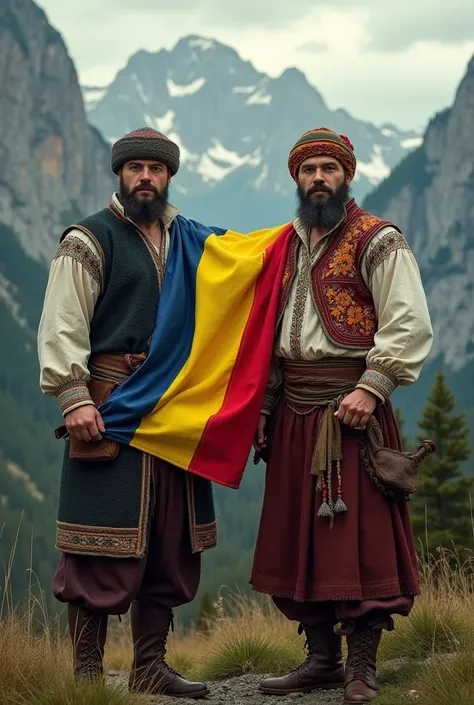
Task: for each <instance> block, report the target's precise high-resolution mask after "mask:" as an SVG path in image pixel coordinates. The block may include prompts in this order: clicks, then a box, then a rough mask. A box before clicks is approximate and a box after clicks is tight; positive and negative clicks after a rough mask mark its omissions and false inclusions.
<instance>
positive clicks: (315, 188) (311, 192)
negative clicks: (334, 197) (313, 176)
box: [306, 184, 333, 196]
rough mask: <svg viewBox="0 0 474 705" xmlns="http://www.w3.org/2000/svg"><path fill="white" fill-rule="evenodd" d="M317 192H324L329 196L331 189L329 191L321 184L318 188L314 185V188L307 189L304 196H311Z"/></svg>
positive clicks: (327, 187)
mask: <svg viewBox="0 0 474 705" xmlns="http://www.w3.org/2000/svg"><path fill="white" fill-rule="evenodd" d="M318 191H319V192H321V191H324V192H325V193H330V194H332V193H333V191H332V189H330V188H329V186H324V185H323V184H321V185H320V186H318V185H316V186H311V188H309V189H308V190H307V191H306V195H307V196H312V195H313V193H317V192H318Z"/></svg>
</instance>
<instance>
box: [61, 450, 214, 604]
mask: <svg viewBox="0 0 474 705" xmlns="http://www.w3.org/2000/svg"><path fill="white" fill-rule="evenodd" d="M151 502H152V507H151V511H152V514H151V521H150V537H149V542H148V550H147V554H146V556H145V557H144V558H142V559H135V558H107V557H102V556H81V555H75V554H71V553H63V554H62V556H61V558H60V560H59V563H58V566H57V568H56V572H55V575H54V578H53V594H54V596H55V597H56V598H57V599H58V600H59V601H60V602H68V603H72V604H74V605H77V606H79V607H87V608H89V609H92V610H99V611H102V612H106V613H107V614H125V613H126V612H127V611H128V609H129V607H130V604H131V602H132V601H134V600H138V601H144V602H152V603H155V604H157V605H161V606H162V607H166V608H174V607H179V606H180V605H183V604H185V603H187V602H191V600H193V598H194V597H195V595H196V592H197V589H198V586H199V579H200V576H201V554H200V553H192V550H191V542H190V537H189V520H188V507H187V495H186V473H185V472H184V471H183V470H179V469H177V468H175V467H173V466H172V465H170V464H169V463H164V462H160V463H155V468H154V471H153V493H152V500H151Z"/></svg>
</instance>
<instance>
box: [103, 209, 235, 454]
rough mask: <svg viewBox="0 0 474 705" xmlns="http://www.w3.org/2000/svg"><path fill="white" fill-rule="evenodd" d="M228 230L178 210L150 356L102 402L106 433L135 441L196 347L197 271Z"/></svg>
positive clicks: (118, 439)
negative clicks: (210, 244) (207, 249)
mask: <svg viewBox="0 0 474 705" xmlns="http://www.w3.org/2000/svg"><path fill="white" fill-rule="evenodd" d="M226 232H227V230H224V229H222V228H212V229H211V228H208V227H207V226H205V225H202V224H201V223H198V222H196V221H192V220H187V219H186V218H183V217H182V216H177V217H176V218H175V220H174V221H173V224H172V227H171V233H170V251H169V253H168V258H167V264H166V274H165V279H164V282H163V288H162V291H161V297H160V301H159V305H158V310H157V316H156V324H155V330H154V332H153V336H152V339H151V344H150V350H149V352H148V357H147V359H146V360H145V362H144V363H143V364H142V366H141V367H140V368H138V370H136V371H135V372H134V373H133V375H132V377H133V380H132V377H129V379H128V380H126V381H125V382H124V383H123V384H122V385H121V386H120V387H119V388H118V389H117V390H116V391H115V392H114V393H113V394H112V395H111V396H110V397H109V399H107V401H106V402H105V403H104V404H103V405H102V406H101V408H100V412H101V415H102V418H103V420H104V424H105V429H106V430H105V433H104V436H105V437H106V438H109V439H111V440H114V441H118V442H119V443H125V444H127V443H130V441H131V440H132V439H133V437H134V435H135V431H136V429H137V428H138V426H139V425H140V421H141V419H142V418H143V417H144V416H147V415H148V414H150V413H151V412H152V411H153V409H154V408H155V407H156V405H157V403H158V402H159V400H160V399H161V397H162V396H163V394H164V393H165V392H166V390H167V389H169V387H170V386H171V384H172V383H173V381H174V380H175V379H176V377H177V375H178V374H179V373H180V371H181V370H182V368H183V366H184V364H185V363H186V361H187V359H188V358H189V355H190V353H191V348H192V343H193V338H194V330H195V311H196V274H197V269H198V266H199V262H200V260H201V257H202V254H203V252H204V245H205V241H206V239H207V238H208V237H209V235H213V234H215V235H224V234H225V233H226Z"/></svg>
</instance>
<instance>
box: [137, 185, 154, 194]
mask: <svg viewBox="0 0 474 705" xmlns="http://www.w3.org/2000/svg"><path fill="white" fill-rule="evenodd" d="M137 191H151V192H152V193H156V194H157V195H158V193H159V191H158V189H157V188H156V187H155V186H153V184H138V186H135V188H134V189H133V191H132V193H137Z"/></svg>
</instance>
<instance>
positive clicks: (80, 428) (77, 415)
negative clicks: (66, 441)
mask: <svg viewBox="0 0 474 705" xmlns="http://www.w3.org/2000/svg"><path fill="white" fill-rule="evenodd" d="M66 428H67V430H68V433H69V435H70V436H73V437H74V438H77V440H78V441H100V439H101V438H102V435H101V434H102V433H103V432H104V431H105V426H104V422H103V421H102V416H101V415H100V414H99V412H98V411H97V409H96V408H95V406H93V405H92V404H87V405H86V406H80V407H79V408H78V409H74V410H73V411H70V412H69V414H66Z"/></svg>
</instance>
